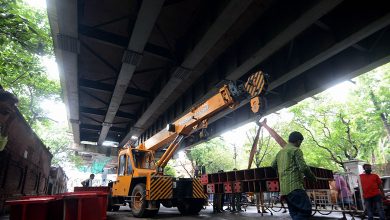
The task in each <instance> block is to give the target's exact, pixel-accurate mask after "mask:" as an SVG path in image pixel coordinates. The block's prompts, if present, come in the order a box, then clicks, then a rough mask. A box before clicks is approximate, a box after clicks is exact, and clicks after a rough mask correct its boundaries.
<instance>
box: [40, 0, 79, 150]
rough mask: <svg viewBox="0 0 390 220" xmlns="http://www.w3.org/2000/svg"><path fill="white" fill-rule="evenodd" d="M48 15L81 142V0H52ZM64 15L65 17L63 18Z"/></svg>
mask: <svg viewBox="0 0 390 220" xmlns="http://www.w3.org/2000/svg"><path fill="white" fill-rule="evenodd" d="M47 12H48V17H49V18H50V19H49V21H50V27H51V32H52V36H54V37H53V41H54V53H55V55H56V58H57V60H58V61H61V62H58V69H59V73H60V74H59V75H60V81H61V88H62V89H63V95H64V103H65V106H66V107H67V117H68V119H69V122H70V127H71V128H72V133H73V139H74V142H75V143H80V127H79V125H80V119H79V97H78V88H77V85H78V82H77V78H78V70H77V67H78V62H77V57H78V53H79V41H78V33H77V30H78V29H77V24H78V22H77V0H69V1H66V2H64V1H60V0H57V1H48V4H47ZM59 18H61V19H59Z"/></svg>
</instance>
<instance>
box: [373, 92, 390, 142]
mask: <svg viewBox="0 0 390 220" xmlns="http://www.w3.org/2000/svg"><path fill="white" fill-rule="evenodd" d="M370 98H371V101H372V103H373V104H374V107H375V110H376V111H378V112H380V110H381V109H380V107H379V104H378V102H377V100H376V97H375V94H374V92H373V91H372V89H370ZM379 116H380V117H381V120H382V122H383V126H384V127H385V129H386V132H387V139H388V141H390V124H389V122H388V121H387V118H386V115H385V113H380V114H379Z"/></svg>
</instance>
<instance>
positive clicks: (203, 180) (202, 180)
mask: <svg viewBox="0 0 390 220" xmlns="http://www.w3.org/2000/svg"><path fill="white" fill-rule="evenodd" d="M200 183H201V184H202V185H206V184H208V183H209V175H207V174H203V175H202V176H201V177H200Z"/></svg>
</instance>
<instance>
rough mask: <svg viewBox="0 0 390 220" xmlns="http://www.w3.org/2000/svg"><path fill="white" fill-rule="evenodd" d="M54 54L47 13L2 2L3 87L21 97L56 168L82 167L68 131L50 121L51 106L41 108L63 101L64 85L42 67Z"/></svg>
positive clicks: (0, 60)
mask: <svg viewBox="0 0 390 220" xmlns="http://www.w3.org/2000/svg"><path fill="white" fill-rule="evenodd" d="M52 51H53V48H52V40H51V35H50V28H49V25H48V19H47V15H46V12H45V11H41V10H38V9H35V8H32V7H29V6H28V5H27V4H25V3H24V2H23V1H21V0H1V1H0V85H1V86H2V87H3V88H4V89H5V90H8V91H10V92H12V93H14V94H15V95H16V96H17V97H18V99H19V103H18V108H19V110H20V112H21V113H22V115H23V116H24V118H25V119H26V121H27V122H28V123H29V125H30V126H31V127H32V128H33V130H34V131H35V132H36V133H37V134H38V136H39V137H40V138H41V139H42V141H43V142H44V144H45V145H46V146H47V147H48V148H49V149H50V151H51V153H52V154H53V156H54V157H53V160H52V164H54V165H62V164H63V163H64V162H67V161H72V162H74V163H76V164H79V162H80V158H78V157H76V156H75V155H74V153H73V152H72V151H70V150H69V149H68V148H69V145H70V143H71V137H70V134H69V133H67V129H66V128H65V127H62V126H61V125H58V124H57V123H55V122H53V121H52V120H51V119H49V118H48V117H47V112H46V110H47V109H48V108H50V106H44V107H42V106H41V105H42V101H44V100H52V101H60V91H61V90H60V84H59V82H58V81H55V80H51V79H49V77H48V74H47V72H46V68H45V67H44V66H43V65H42V63H41V60H42V58H43V56H46V57H50V56H52V54H53V52H52Z"/></svg>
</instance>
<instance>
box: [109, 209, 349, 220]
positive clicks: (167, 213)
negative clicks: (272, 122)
mask: <svg viewBox="0 0 390 220" xmlns="http://www.w3.org/2000/svg"><path fill="white" fill-rule="evenodd" d="M341 217H342V215H341V214H340V213H333V212H332V213H331V214H330V215H327V216H324V215H321V214H316V215H315V216H314V217H313V218H312V219H318V220H327V219H339V218H341ZM173 218H174V219H186V220H187V219H220V220H225V219H226V220H228V219H243V220H244V219H264V220H267V219H291V218H290V215H289V214H288V213H282V212H276V213H274V214H273V215H271V214H270V213H266V214H264V215H263V216H261V214H259V213H257V211H256V208H255V207H253V206H250V207H248V208H247V211H246V212H240V213H230V212H229V211H225V212H223V213H218V214H213V212H212V207H207V209H205V210H202V211H201V212H200V214H199V215H197V216H182V215H180V213H179V211H178V210H177V208H165V207H163V206H161V208H160V211H159V213H158V214H157V215H156V216H155V217H154V218H153V219H173ZM129 219H139V218H135V217H133V216H132V214H131V210H130V209H129V208H128V207H121V209H120V210H119V211H118V212H108V213H107V220H129ZM347 219H351V217H350V216H347Z"/></svg>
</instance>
